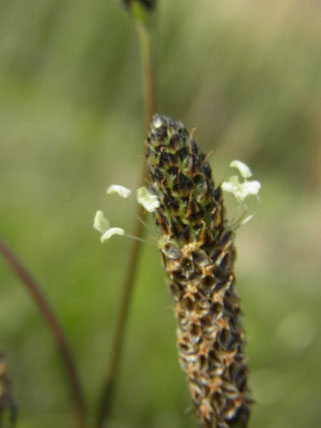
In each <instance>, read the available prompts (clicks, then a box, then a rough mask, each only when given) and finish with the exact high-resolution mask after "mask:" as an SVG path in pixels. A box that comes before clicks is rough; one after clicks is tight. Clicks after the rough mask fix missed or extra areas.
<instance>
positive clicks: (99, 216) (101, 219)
mask: <svg viewBox="0 0 321 428" xmlns="http://www.w3.org/2000/svg"><path fill="white" fill-rule="evenodd" d="M109 226H110V224H109V221H108V220H107V219H106V217H105V216H104V213H103V212H102V211H101V210H98V211H97V212H96V215H95V218H94V224H93V227H94V229H96V230H98V232H100V233H105V232H106V231H107V230H108V229H109Z"/></svg>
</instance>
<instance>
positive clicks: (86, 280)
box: [0, 0, 321, 428]
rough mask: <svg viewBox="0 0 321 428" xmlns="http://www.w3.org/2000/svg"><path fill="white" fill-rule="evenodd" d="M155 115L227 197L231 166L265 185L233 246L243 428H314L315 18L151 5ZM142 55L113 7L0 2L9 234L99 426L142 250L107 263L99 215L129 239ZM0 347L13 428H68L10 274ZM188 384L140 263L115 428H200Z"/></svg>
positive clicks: (311, 4)
mask: <svg viewBox="0 0 321 428" xmlns="http://www.w3.org/2000/svg"><path fill="white" fill-rule="evenodd" d="M153 27H154V28H153V55H154V58H155V72H156V81H157V94H158V106H159V108H158V110H159V112H160V113H163V114H167V115H170V116H172V117H174V118H177V119H181V120H183V121H184V123H185V124H186V126H187V127H188V128H190V129H191V128H194V127H196V128H197V131H196V135H197V137H198V141H199V143H200V145H201V146H202V147H203V149H204V151H212V155H211V158H210V161H211V164H212V167H213V173H214V176H215V179H216V181H217V182H219V181H220V180H221V179H222V177H224V176H227V175H230V173H231V170H230V169H229V167H228V164H229V162H230V161H231V160H232V159H240V160H243V161H245V162H247V163H248V164H249V165H250V166H251V168H252V170H253V172H254V178H255V179H258V180H260V181H261V182H262V192H261V204H260V207H259V210H258V213H257V215H256V217H255V218H254V220H252V222H251V223H250V224H248V225H246V226H244V227H243V228H242V229H241V230H240V231H239V234H238V238H237V247H238V261H237V265H236V272H237V277H238V286H239V294H240V295H241V298H242V302H243V310H244V324H245V328H246V331H247V339H248V348H247V349H248V355H249V365H250V368H251V378H250V383H251V387H252V391H253V395H254V397H255V399H256V405H255V406H254V408H253V415H252V419H251V423H250V426H251V427H253V428H254V427H260V428H272V427H273V428H301V427H304V428H310V427H311V428H315V427H317V426H320V401H321V385H320V380H321V368H320V360H321V339H320V325H321V306H320V303H321V287H320V273H321V272H320V271H321V268H320V264H321V239H320V238H321V221H320V209H321V147H320V139H321V118H320V114H321V90H320V87H321V86H320V84H321V4H320V2H318V1H313V0H306V1H305V2H302V1H295V0H288V1H286V0H272V1H270V2H265V1H263V0H255V1H254V0H252V1H251V0H249V1H247V2H244V1H241V0H239V1H237V0H230V1H228V2H225V1H224V2H223V1H211V0H201V1H195V0H177V1H175V2H174V1H171V0H159V8H158V13H157V17H156V19H155V21H154V24H153ZM140 71H141V69H140V60H139V48H138V43H137V37H136V32H135V29H134V27H133V25H132V22H131V21H130V19H129V18H128V16H127V14H126V13H125V11H124V10H122V8H121V7H120V6H119V4H117V1H112V0H92V1H90V2H89V1H85V0H63V1H62V0H47V1H40V0H29V1H28V2H26V1H25V0H10V1H9V0H0V213H1V216H0V234H1V236H2V238H3V239H5V240H6V241H7V242H8V243H9V244H10V245H11V246H12V247H13V248H14V249H15V251H16V252H17V253H18V254H19V255H20V256H21V258H22V259H23V260H24V262H25V264H26V265H27V266H28V267H29V269H30V270H31V271H32V272H33V273H34V274H35V276H36V277H37V279H38V280H39V282H41V284H42V286H43V289H44V291H45V293H46V294H47V296H48V297H49V299H50V301H51V303H52V305H53V306H54V308H55V309H56V311H57V314H58V316H59V319H60V320H61V322H62V323H63V325H64V327H65V329H66V332H67V335H68V337H69V338H70V342H71V345H72V347H73V349H74V353H75V355H76V357H77V362H78V366H79V369H80V373H81V378H82V381H83V383H84V385H85V390H86V394H87V397H88V407H89V410H90V413H91V416H93V414H94V410H95V407H96V402H97V398H98V396H99V392H100V389H101V386H102V383H103V380H104V379H105V375H106V369H107V364H108V357H109V354H110V345H111V339H112V333H113V328H114V326H115V319H116V314H117V308H118V303H119V298H120V291H121V288H120V287H121V282H122V279H123V276H124V270H125V267H126V262H127V259H128V253H129V248H130V245H131V242H130V241H128V240H126V239H123V238H117V237H115V238H113V240H112V241H110V242H109V243H108V244H105V245H104V246H102V245H101V244H100V242H99V235H98V233H97V232H95V231H94V230H93V228H92V221H93V217H94V214H95V211H96V210H97V209H99V208H100V209H103V210H104V211H105V213H106V214H107V215H108V217H109V219H110V220H111V222H112V225H115V226H116V225H117V226H120V227H125V228H126V230H128V232H131V229H132V225H133V222H134V215H133V211H131V209H132V208H134V201H131V202H128V201H123V200H120V199H119V198H118V199H117V198H116V197H109V198H107V197H106V195H105V189H106V188H107V186H108V185H109V184H111V183H119V184H123V185H125V186H128V187H131V188H135V186H136V184H138V177H139V168H140V165H141V160H142V147H143V139H144V132H143V103H142V96H141V86H142V76H141V72H140ZM0 348H1V350H3V351H5V352H6V354H7V356H8V361H9V366H10V372H11V375H12V377H13V380H14V389H15V392H16V397H17V400H18V402H19V407H20V415H19V416H20V417H19V423H18V427H19V428H24V427H25V428H54V427H55V428H56V427H63V428H64V427H71V426H73V425H72V424H73V421H72V417H71V415H70V402H69V394H68V390H67V389H66V385H65V380H64V377H63V372H62V370H61V365H60V360H59V357H58V355H57V352H56V349H55V346H54V344H53V341H52V339H51V336H50V334H49V333H48V330H47V327H46V325H44V323H43V322H42V320H41V317H40V315H39V313H38V312H37V310H35V308H34V305H33V303H32V302H31V301H30V298H29V296H28V295H27V294H26V291H25V289H24V288H23V287H22V286H21V284H20V283H19V281H18V280H17V279H16V278H15V277H14V276H13V274H12V273H11V271H10V270H9V269H8V267H7V266H6V264H5V263H4V262H3V260H0ZM189 405H190V401H189V396H188V392H187V388H186V383H185V376H184V373H183V372H181V370H180V369H179V367H178V362H177V355H176V344H175V321H174V315H173V302H172V299H171V296H170V295H169V292H168V290H167V287H166V282H165V276H164V272H163V270H162V266H161V262H160V257H159V254H158V251H157V248H156V247H155V248H154V247H153V246H150V245H145V246H144V251H143V256H142V259H141V264H140V268H139V274H138V279H137V283H136V287H135V293H134V296H133V300H132V306H131V310H130V318H129V325H128V330H127V340H126V344H125V346H124V353H123V357H122V364H121V376H120V379H119V385H118V388H117V394H116V398H115V407H114V410H113V418H112V422H111V423H110V425H109V426H110V427H113V428H137V427H153V428H163V427H169V428H183V427H184V428H185V427H194V426H196V423H195V421H194V419H193V417H192V416H191V415H190V414H189V413H188V408H189Z"/></svg>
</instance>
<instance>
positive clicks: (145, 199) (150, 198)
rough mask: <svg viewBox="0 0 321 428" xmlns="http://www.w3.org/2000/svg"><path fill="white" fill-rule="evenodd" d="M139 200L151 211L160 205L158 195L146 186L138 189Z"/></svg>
mask: <svg viewBox="0 0 321 428" xmlns="http://www.w3.org/2000/svg"><path fill="white" fill-rule="evenodd" d="M137 202H138V203H139V204H140V205H142V206H143V207H144V208H145V210H146V211H148V212H150V213H151V212H154V211H155V210H156V208H158V207H159V206H160V203H159V200H158V198H157V196H156V195H154V193H152V192H151V191H150V190H149V189H148V188H147V187H145V186H143V187H140V188H139V189H138V190H137Z"/></svg>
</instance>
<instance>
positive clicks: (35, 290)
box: [0, 239, 85, 428]
mask: <svg viewBox="0 0 321 428" xmlns="http://www.w3.org/2000/svg"><path fill="white" fill-rule="evenodd" d="M0 253H1V254H2V255H3V257H4V259H5V260H6V261H7V263H8V264H9V265H10V267H11V269H12V270H13V272H14V273H15V274H16V276H17V277H18V278H19V279H20V280H21V282H22V284H23V285H24V286H25V287H26V289H27V291H28V292H29V294H30V295H31V297H32V299H33V301H34V302H35V304H36V306H37V308H38V309H39V311H40V312H41V314H42V316H43V317H44V319H45V320H46V322H47V324H48V327H49V330H50V331H51V333H52V335H53V337H54V340H55V342H56V345H57V347H58V349H59V351H60V354H61V359H62V362H63V364H64V366H65V372H66V378H67V379H68V382H69V384H70V390H71V394H72V399H73V401H74V415H75V426H76V427H77V428H84V426H85V409H84V398H83V393H82V389H81V386H80V381H79V377H78V373H77V370H76V366H75V363H74V361H73V357H72V353H71V350H70V348H69V345H68V342H67V340H66V337H65V335H64V333H63V330H62V327H61V326H60V325H59V323H58V321H57V319H56V316H55V314H54V312H53V310H52V309H51V307H50V306H49V304H48V302H47V300H46V298H45V297H44V295H43V293H42V292H41V291H40V287H39V285H38V284H37V282H36V281H35V279H34V278H33V277H32V276H31V274H30V273H29V272H28V271H27V269H26V268H25V267H24V266H23V264H22V263H21V262H20V260H19V259H18V258H17V256H16V255H15V254H14V253H13V252H12V251H11V250H10V249H9V248H8V246H7V245H5V244H4V242H3V241H1V239H0Z"/></svg>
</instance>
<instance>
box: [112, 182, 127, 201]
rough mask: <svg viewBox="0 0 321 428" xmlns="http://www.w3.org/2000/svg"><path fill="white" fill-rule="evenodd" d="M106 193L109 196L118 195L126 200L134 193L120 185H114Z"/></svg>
mask: <svg viewBox="0 0 321 428" xmlns="http://www.w3.org/2000/svg"><path fill="white" fill-rule="evenodd" d="M106 193H107V194H108V195H112V194H114V193H116V194H117V195H119V196H120V197H121V198H125V199H126V198H128V197H129V196H130V195H131V193H132V191H131V190H130V189H128V188H127V187H124V186H121V185H120V184H112V185H111V186H109V187H108V189H107V190H106Z"/></svg>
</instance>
